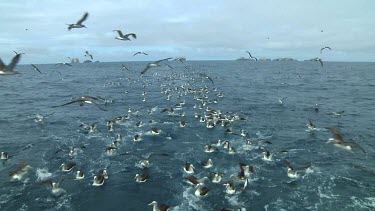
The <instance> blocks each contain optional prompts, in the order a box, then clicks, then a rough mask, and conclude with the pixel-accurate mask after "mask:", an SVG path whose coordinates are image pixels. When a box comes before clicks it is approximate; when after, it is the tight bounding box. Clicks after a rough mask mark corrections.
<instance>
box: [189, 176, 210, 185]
mask: <svg viewBox="0 0 375 211" xmlns="http://www.w3.org/2000/svg"><path fill="white" fill-rule="evenodd" d="M185 179H187V182H188V183H190V184H192V185H203V184H204V181H205V180H208V177H203V178H201V179H198V178H196V177H194V176H192V175H190V176H188V177H186V178H185Z"/></svg>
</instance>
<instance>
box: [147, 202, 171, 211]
mask: <svg viewBox="0 0 375 211" xmlns="http://www.w3.org/2000/svg"><path fill="white" fill-rule="evenodd" d="M148 206H153V209H152V210H153V211H169V210H170V208H171V206H169V205H166V204H158V203H157V202H156V201H153V202H151V203H150V204H148Z"/></svg>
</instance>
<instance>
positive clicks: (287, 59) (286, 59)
mask: <svg viewBox="0 0 375 211" xmlns="http://www.w3.org/2000/svg"><path fill="white" fill-rule="evenodd" d="M272 61H298V60H297V59H293V58H276V59H273V60H272Z"/></svg>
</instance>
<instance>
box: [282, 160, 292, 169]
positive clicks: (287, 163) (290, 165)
mask: <svg viewBox="0 0 375 211" xmlns="http://www.w3.org/2000/svg"><path fill="white" fill-rule="evenodd" d="M284 163H285V165H287V166H288V167H289V168H291V169H293V166H292V164H290V163H289V161H287V160H284Z"/></svg>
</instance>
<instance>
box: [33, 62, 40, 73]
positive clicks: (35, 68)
mask: <svg viewBox="0 0 375 211" xmlns="http://www.w3.org/2000/svg"><path fill="white" fill-rule="evenodd" d="M31 66H33V68H34V70H36V71H38V72H39V73H40V74H42V72H40V70H39V69H38V68H37V67H36V66H35V65H33V64H31Z"/></svg>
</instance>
